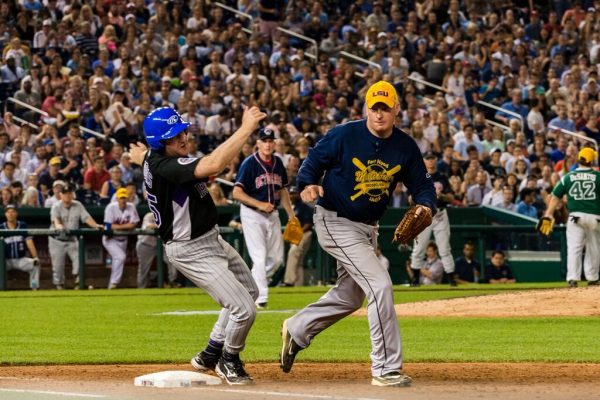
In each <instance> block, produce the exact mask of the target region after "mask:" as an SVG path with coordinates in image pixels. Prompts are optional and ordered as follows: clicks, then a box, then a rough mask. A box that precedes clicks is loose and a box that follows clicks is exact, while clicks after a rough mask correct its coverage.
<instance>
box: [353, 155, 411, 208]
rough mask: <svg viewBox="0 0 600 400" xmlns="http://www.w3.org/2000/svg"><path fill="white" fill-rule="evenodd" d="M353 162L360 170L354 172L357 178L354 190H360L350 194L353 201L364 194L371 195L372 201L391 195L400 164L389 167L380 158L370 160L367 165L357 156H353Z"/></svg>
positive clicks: (370, 199)
mask: <svg viewBox="0 0 600 400" xmlns="http://www.w3.org/2000/svg"><path fill="white" fill-rule="evenodd" d="M352 164H354V165H355V166H356V167H357V168H358V171H356V172H355V173H354V179H355V180H356V186H354V190H358V192H356V193H354V194H353V195H352V196H350V200H352V201H354V200H356V199H357V198H359V197H360V196H362V195H363V194H364V195H367V196H369V201H372V202H378V201H379V200H381V197H382V196H383V195H384V194H385V195H388V196H389V194H390V185H391V184H392V181H393V180H394V175H395V174H396V173H398V171H400V168H401V166H400V165H396V166H395V167H393V168H391V169H388V168H389V167H390V165H389V164H387V163H384V162H383V161H380V160H369V161H367V165H365V164H363V162H362V161H360V160H359V159H358V158H356V157H354V158H352Z"/></svg>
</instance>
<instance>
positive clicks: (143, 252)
mask: <svg viewBox="0 0 600 400" xmlns="http://www.w3.org/2000/svg"><path fill="white" fill-rule="evenodd" d="M135 251H136V254H137V258H138V270H137V287H138V288H140V289H142V288H145V287H146V286H148V274H149V273H150V268H151V267H152V262H153V261H154V259H155V258H156V247H155V246H150V245H148V244H146V243H137V244H136V245H135ZM163 259H164V261H165V264H166V266H167V271H168V279H169V282H174V281H176V280H177V269H175V267H173V266H172V265H171V264H170V263H169V262H168V260H167V256H166V254H165V255H164V257H163Z"/></svg>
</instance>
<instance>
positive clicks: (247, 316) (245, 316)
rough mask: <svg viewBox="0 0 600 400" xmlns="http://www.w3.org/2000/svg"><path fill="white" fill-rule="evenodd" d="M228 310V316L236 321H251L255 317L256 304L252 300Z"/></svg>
mask: <svg viewBox="0 0 600 400" xmlns="http://www.w3.org/2000/svg"><path fill="white" fill-rule="evenodd" d="M230 312H231V316H230V318H231V319H233V320H234V321H235V322H238V323H240V322H246V323H252V322H254V320H255V319H256V306H255V305H254V302H252V303H251V304H247V305H244V306H241V307H239V308H236V309H234V310H230Z"/></svg>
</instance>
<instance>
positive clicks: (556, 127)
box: [548, 125, 598, 150]
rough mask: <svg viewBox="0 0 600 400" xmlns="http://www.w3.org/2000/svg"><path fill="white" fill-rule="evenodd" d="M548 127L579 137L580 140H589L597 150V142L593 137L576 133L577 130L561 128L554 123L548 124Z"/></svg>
mask: <svg viewBox="0 0 600 400" xmlns="http://www.w3.org/2000/svg"><path fill="white" fill-rule="evenodd" d="M548 128H549V129H552V130H555V131H561V132H562V133H564V134H567V135H570V136H573V137H576V138H578V139H581V140H585V141H587V142H591V143H592V144H593V145H594V148H595V149H596V150H598V142H597V141H596V140H595V139H594V138H591V137H587V136H585V135H582V134H581V133H577V132H573V131H569V130H566V129H563V128H559V127H558V126H554V125H550V126H548Z"/></svg>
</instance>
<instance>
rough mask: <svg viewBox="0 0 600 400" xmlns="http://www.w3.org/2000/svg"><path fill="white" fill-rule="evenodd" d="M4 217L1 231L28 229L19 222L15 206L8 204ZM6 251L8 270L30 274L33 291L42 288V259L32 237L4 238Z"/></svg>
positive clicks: (0, 226)
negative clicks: (27, 254) (27, 255)
mask: <svg viewBox="0 0 600 400" xmlns="http://www.w3.org/2000/svg"><path fill="white" fill-rule="evenodd" d="M4 216H5V217H6V222H3V223H2V224H0V229H2V230H7V229H8V230H10V229H27V224H26V223H25V222H23V221H19V220H18V219H17V218H18V216H19V215H18V213H17V208H16V207H15V206H14V204H8V205H6V206H5V207H4ZM4 242H5V243H6V249H5V250H4V254H5V257H6V270H7V271H9V270H11V269H18V270H19V271H24V272H28V273H29V287H30V288H31V290H37V289H38V288H39V287H40V259H39V258H38V253H37V249H36V248H35V244H34V243H33V238H32V237H31V236H27V237H24V236H6V237H5V238H4ZM25 248H27V250H29V254H30V255H31V258H30V257H26V253H25Z"/></svg>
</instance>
